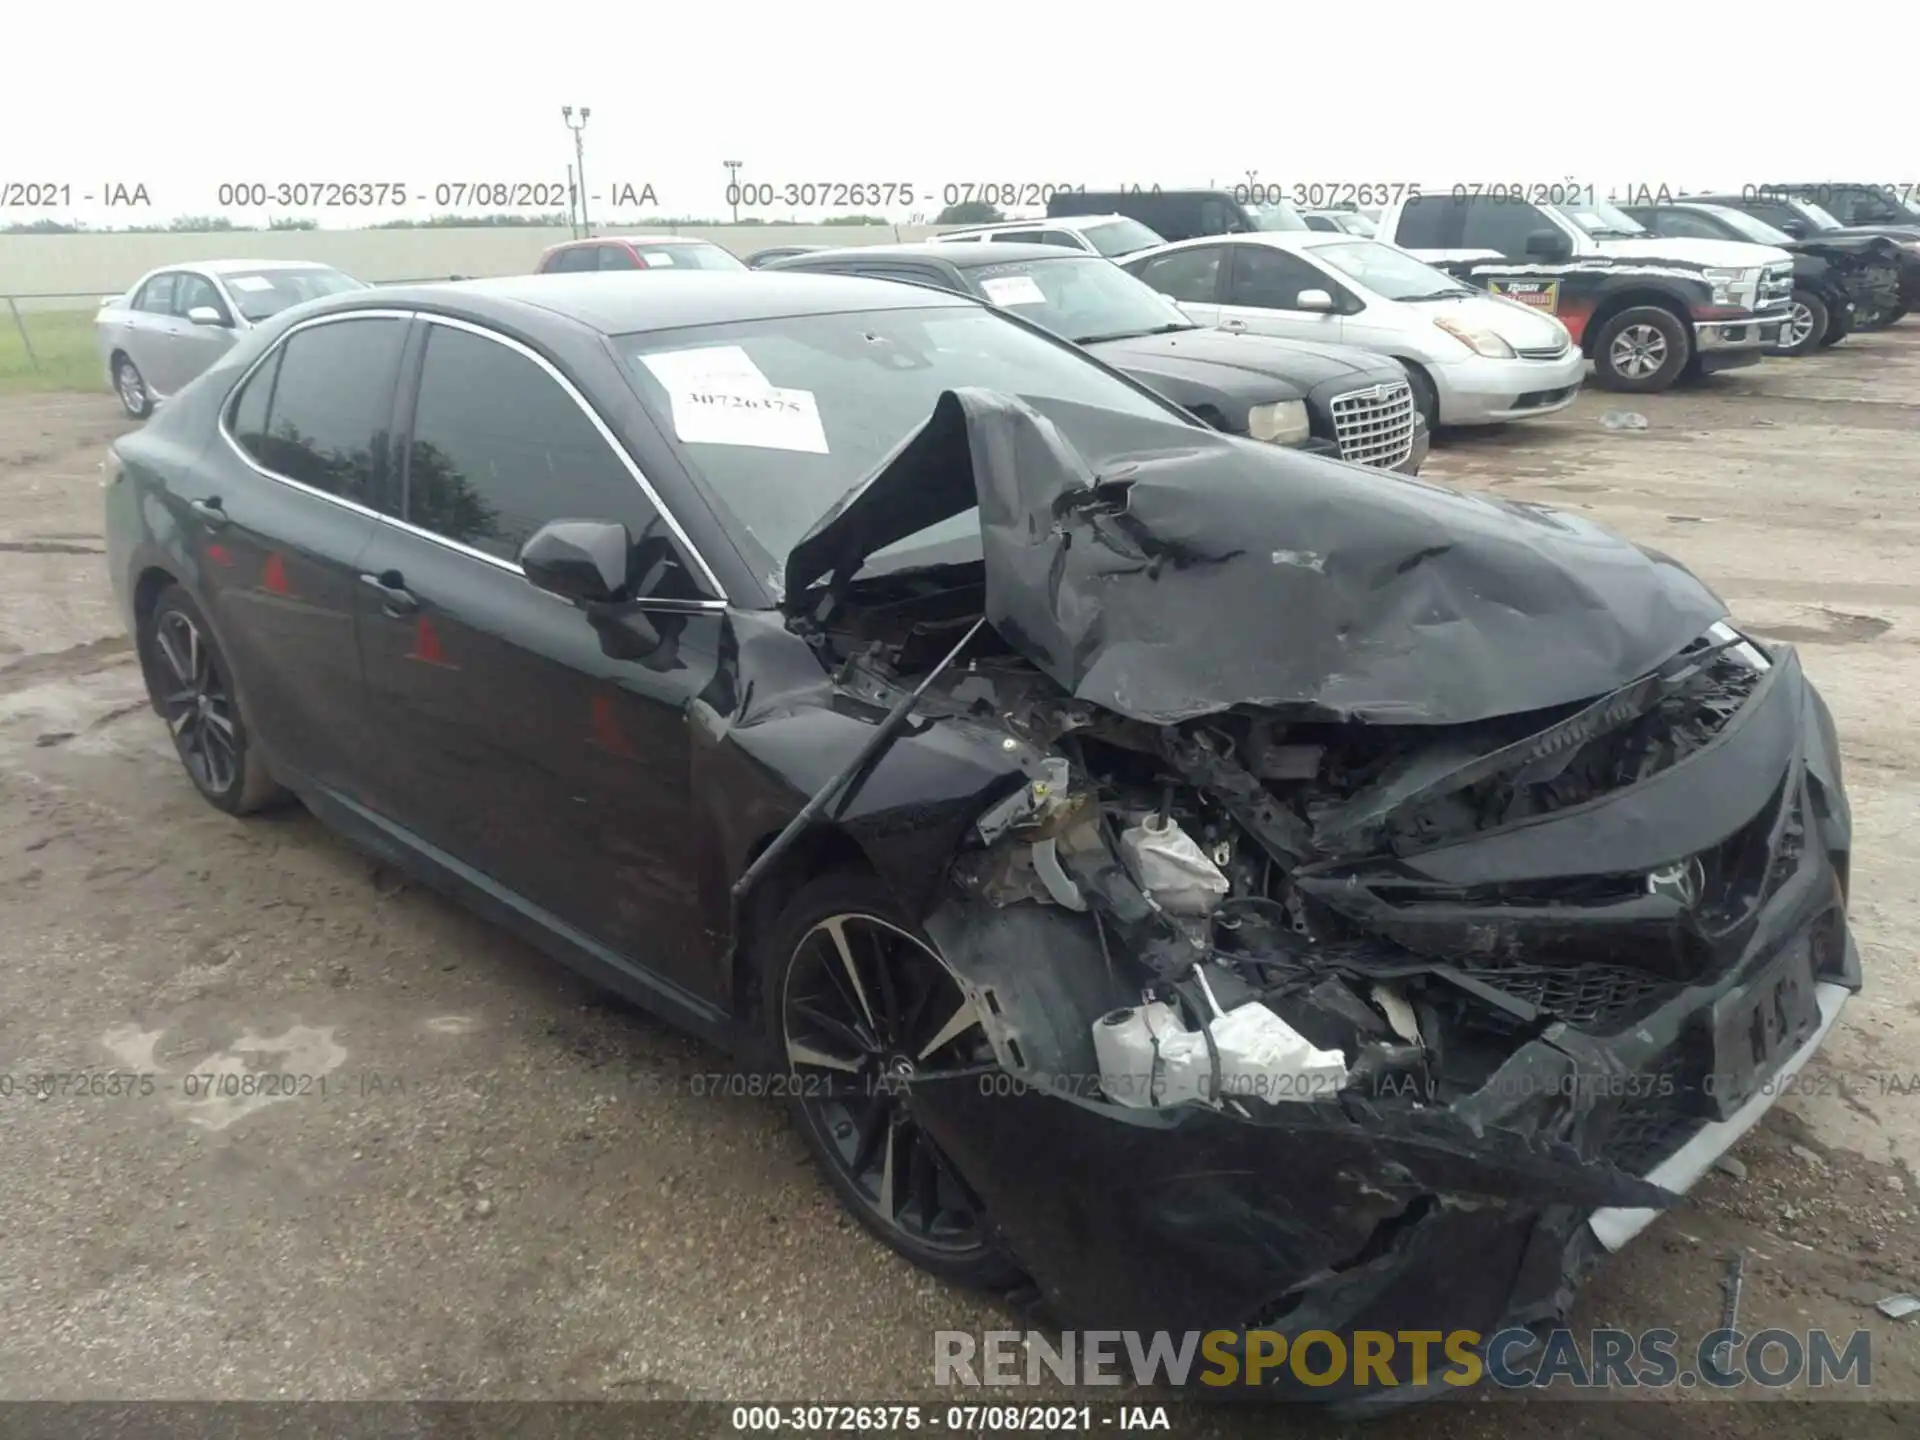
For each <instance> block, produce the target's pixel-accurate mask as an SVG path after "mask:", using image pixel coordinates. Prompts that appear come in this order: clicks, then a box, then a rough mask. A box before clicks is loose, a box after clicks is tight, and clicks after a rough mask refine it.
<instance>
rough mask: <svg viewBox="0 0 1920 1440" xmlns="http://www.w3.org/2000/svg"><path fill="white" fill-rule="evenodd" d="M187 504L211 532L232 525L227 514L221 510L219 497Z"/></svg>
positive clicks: (212, 496)
mask: <svg viewBox="0 0 1920 1440" xmlns="http://www.w3.org/2000/svg"><path fill="white" fill-rule="evenodd" d="M187 504H188V506H189V507H190V508H191V509H192V511H193V513H194V514H196V515H198V516H199V517H200V519H201V522H202V523H203V524H205V525H206V527H207V528H208V529H209V530H222V529H225V528H226V526H227V525H228V524H230V523H231V521H230V520H229V518H228V515H227V512H226V511H225V510H224V509H222V508H221V505H220V497H219V496H218V495H209V496H208V497H207V498H206V499H204V500H189V501H188V502H187Z"/></svg>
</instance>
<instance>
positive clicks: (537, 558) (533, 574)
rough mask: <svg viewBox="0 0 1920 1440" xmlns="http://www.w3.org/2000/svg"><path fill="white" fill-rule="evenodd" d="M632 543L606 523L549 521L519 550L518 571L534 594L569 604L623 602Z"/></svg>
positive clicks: (618, 526)
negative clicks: (532, 588)
mask: <svg viewBox="0 0 1920 1440" xmlns="http://www.w3.org/2000/svg"><path fill="white" fill-rule="evenodd" d="M631 555H632V540H631V539H630V538H629V536H628V535H627V527H626V526H624V525H621V524H618V523H616V522H614V521H611V520H550V521H548V522H547V523H546V524H545V525H542V526H541V527H540V528H539V529H538V530H536V531H534V532H533V534H532V535H531V536H529V537H528V539H527V543H526V544H524V545H522V546H521V547H520V569H521V572H522V573H523V574H525V576H526V577H527V579H528V580H529V581H531V582H532V584H533V586H534V588H535V589H538V590H545V591H546V592H547V593H548V594H550V595H558V596H559V597H560V598H561V599H562V600H566V601H568V602H570V603H572V604H574V605H583V606H584V605H611V604H614V603H616V602H617V601H620V600H623V599H625V598H627V597H626V593H625V592H626V589H627V584H628V581H629V580H630V579H631V578H632V577H631V575H630V573H629V571H628V566H629V565H630V564H631Z"/></svg>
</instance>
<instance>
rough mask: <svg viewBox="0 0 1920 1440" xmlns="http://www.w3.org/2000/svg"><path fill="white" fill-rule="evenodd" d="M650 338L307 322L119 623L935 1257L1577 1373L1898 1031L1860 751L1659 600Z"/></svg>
mask: <svg viewBox="0 0 1920 1440" xmlns="http://www.w3.org/2000/svg"><path fill="white" fill-rule="evenodd" d="M669 278H673V279H674V283H672V284H668V283H664V282H662V283H657V284H648V285H644V286H627V285H623V284H622V283H621V281H620V277H618V276H598V277H595V276H563V277H520V278H516V279H511V280H496V281H486V282H476V283H474V284H469V285H459V286H433V287H416V288H394V289H390V290H383V291H381V292H380V293H379V295H378V296H377V297H375V298H367V297H361V296H349V297H335V298H334V299H332V300H329V301H323V302H316V304H315V305H313V306H309V307H304V308H303V309H302V310H300V311H299V312H297V313H295V314H292V315H289V316H287V317H284V318H283V319H281V320H280V321H279V322H278V323H277V324H275V325H271V326H269V327H265V328H264V329H263V330H262V331H261V332H260V334H259V335H258V336H252V337H249V338H248V340H247V342H246V343H244V344H243V345H241V346H238V347H236V348H235V350H234V351H233V352H231V354H230V355H229V357H227V358H226V359H223V361H222V362H221V363H220V364H219V365H217V366H215V367H214V368H213V369H211V370H210V371H208V372H207V374H206V376H205V377H203V378H202V379H201V380H200V381H197V382H196V383H195V385H193V386H189V387H187V388H186V389H185V390H184V391H183V392H182V394H181V395H180V396H178V397H176V400H175V401H174V402H173V403H172V404H170V405H169V407H168V408H167V410H165V411H163V412H162V413H161V414H160V416H159V417H158V418H157V419H156V420H155V421H154V422H153V423H152V424H151V425H149V426H148V427H146V428H145V429H144V430H142V431H140V432H138V433H136V434H134V435H132V436H129V437H126V438H124V439H122V440H121V441H119V442H117V444H116V447H115V455H114V461H113V465H112V467H111V473H110V474H109V476H108V482H107V486H106V504H107V526H106V532H107V538H108V553H109V560H110V564H111V566H112V569H113V574H114V580H115V583H116V587H117V588H118V590H119V593H120V597H121V601H122V603H123V605H124V607H125V609H126V613H127V618H128V622H129V624H130V626H131V627H132V629H133V631H134V633H135V635H136V636H137V637H138V640H139V646H140V655H141V660H142V664H143V667H144V669H145V672H146V675H147V678H148V682H149V685H150V686H151V688H152V693H153V700H154V704H155V706H156V708H157V709H159V710H160V711H161V712H162V713H163V714H165V715H166V716H167V718H168V720H169V724H170V729H171V731H172V734H173V737H174V742H175V744H176V746H177V747H178V748H179V751H180V755H181V759H182V761H183V762H184V763H185V766H186V769H187V772H188V774H189V776H190V777H191V778H192V780H193V783H194V784H195V785H196V786H198V787H199V789H200V790H201V792H202V793H203V794H204V795H206V797H207V798H208V799H209V800H211V801H213V803H215V804H217V805H219V806H221V807H222V808H225V809H227V810H229V811H232V812H233V813H241V812H243V811H246V810H250V809H255V808H258V807H259V806H260V805H262V804H264V803H266V802H267V800H268V799H269V798H270V797H271V796H272V795H274V794H277V793H283V792H284V791H286V790H291V791H292V792H293V793H295V794H296V795H298V796H299V797H300V798H301V799H302V800H303V801H304V802H305V803H306V804H307V805H308V806H309V807H310V808H311V809H313V810H314V811H315V813H316V814H318V815H320V816H321V817H322V818H323V819H325V820H326V821H327V822H328V823H330V824H332V825H334V826H335V827H336V828H338V829H340V830H342V831H344V832H345V833H347V834H349V835H350V836H352V837H353V838H355V839H356V840H358V841H359V842H360V843H362V844H364V845H366V846H368V847H370V848H372V849H374V850H375V851H376V852H377V853H379V854H381V855H383V856H386V857H388V858H389V859H391V860H393V861H394V863H396V864H399V865H401V866H404V867H406V868H407V869H409V870H411V871H412V872H414V873H416V874H418V875H421V876H423V877H425V878H426V879H428V880H429V881H431V882H432V883H434V884H437V885H440V886H442V887H443V888H445V889H448V890H449V891H451V892H453V893H455V894H457V895H459V896H461V897H462V898H463V899H465V900H466V901H467V902H468V903H470V904H473V905H475V906H476V907H478V908H480V909H481V910H483V911H484V912H486V913H488V914H490V915H492V916H493V917H495V918H496V919H498V920H500V921H501V922H502V923H505V924H507V925H510V926H512V927H513V928H515V929H517V930H518V931H519V932H520V933H522V934H524V935H526V936H528V937H529V938H531V939H533V940H534V941H535V942H536V943H538V944H540V945H542V946H543V947H545V948H546V949H547V950H548V951H550V952H551V953H553V954H555V955H557V956H559V957H561V958H563V959H565V960H567V961H569V962H570V963H573V964H576V965H578V966H580V967H582V968H584V969H586V970H588V971H590V972H592V973H593V974H595V975H596V976H598V977H599V978H601V979H602V980H604V981H606V982H607V983H609V984H611V985H613V986H615V987H617V988H619V989H620V990H621V991H622V992H623V993H625V994H627V995H629V996H632V997H633V998H635V999H637V1000H639V1001H641V1002H642V1003H645V1004H647V1005H650V1006H652V1007H653V1008H654V1009H656V1010H658V1011H660V1012H661V1013H663V1014H665V1015H668V1016H669V1017H671V1018H673V1019H675V1020H677V1021H679V1022H680V1023H682V1024H685V1025H687V1026H688V1027H689V1028H691V1029H693V1030H695V1031H696V1032H698V1033H700V1034H703V1035H706V1036H708V1037H709V1038H711V1039H714V1040H715V1041H717V1042H719V1043H722V1044H728V1045H731V1046H733V1047H735V1048H736V1049H737V1050H739V1051H740V1052H742V1053H743V1054H746V1055H749V1056H756V1057H757V1056H762V1055H765V1056H767V1057H769V1060H768V1070H769V1072H770V1074H769V1078H770V1081H772V1082H777V1083H772V1084H770V1086H769V1088H770V1089H771V1090H772V1091H774V1092H775V1093H779V1094H781V1095H783V1096H785V1097H787V1099H788V1100H789V1101H790V1103H791V1106H792V1108H793V1110H794V1112H795V1114H796V1118H797V1120H798V1122H799V1125H800V1128H801V1130H802V1133H803V1135H804V1136H805V1138H806V1141H807V1143H808V1145H809V1146H810V1148H811V1149H812V1151H813V1152H814V1154H815V1156H816V1158H817V1159H818V1160H819V1162H820V1163H821V1165H822V1167H823V1170H824V1172H825V1174H826V1175H827V1177H828V1179H829V1180H830V1182H831V1184H832V1185H833V1187H834V1189H835V1190H836V1192H837V1193H838V1195H839V1196H840V1198H841V1199H842V1200H843V1201H844V1202H845V1203H846V1204H847V1205H848V1206H849V1207H851V1209H852V1210H853V1211H854V1213H855V1214H856V1215H858V1216H859V1218H860V1219H861V1220H862V1221H863V1223H865V1224H866V1225H867V1226H868V1227H869V1228H870V1229H872V1230H873V1231H874V1232H875V1233H876V1234H878V1235H879V1236H880V1237H881V1238H883V1239H884V1240H885V1241H886V1242H887V1243H889V1244H890V1245H892V1246H893V1247H894V1248H895V1249H897V1250H899V1251H900V1252H901V1253H903V1254H904V1255H906V1256H908V1257H909V1258H911V1259H913V1260H914V1261H916V1262H918V1263H919V1264H921V1265H923V1266H926V1267H927V1268H929V1269H931V1270H933V1271H935V1272H937V1273H939V1274H942V1275H944V1276H947V1277H949V1278H952V1279H956V1280H960V1281H965V1282H970V1283H976V1284H991V1285H1018V1286H1023V1287H1027V1288H1028V1289H1029V1290H1030V1291H1031V1292H1037V1296H1038V1298H1039V1299H1040V1300H1041V1301H1042V1302H1043V1304H1044V1307H1045V1310H1046V1311H1047V1312H1048V1313H1050V1314H1051V1315H1052V1316H1053V1317H1055V1318H1057V1319H1058V1320H1060V1321H1061V1322H1063V1323H1065V1324H1067V1325H1071V1326H1075V1327H1080V1326H1097V1327H1101V1328H1105V1329H1110V1330H1111V1329H1128V1330H1144V1331H1154V1330H1168V1331H1190V1330H1214V1329H1231V1330H1244V1329H1248V1328H1267V1327H1283V1328H1284V1329H1286V1330H1288V1331H1293V1332H1298V1331H1300V1330H1304V1329H1308V1328H1313V1329H1328V1330H1333V1331H1336V1332H1345V1331H1351V1330H1358V1329H1369V1328H1372V1329H1381V1330H1386V1331H1389V1332H1404V1331H1408V1330H1436V1331H1443V1332H1457V1331H1460V1330H1473V1331H1478V1332H1480V1333H1481V1334H1483V1335H1486V1334H1490V1333H1492V1332H1494V1331H1496V1330H1498V1329H1501V1328H1505V1327H1508V1326H1515V1325H1533V1324H1540V1323H1547V1322H1550V1321H1552V1320H1554V1319H1555V1318H1557V1317H1559V1316H1561V1315H1563V1314H1564V1312H1565V1310H1566V1307H1567V1306H1568V1304H1569V1303H1570V1301H1571V1298H1572V1295H1573V1293H1574V1291H1575V1289H1576V1287H1577V1285H1578V1283H1579V1281H1580V1280H1581V1278H1582V1277H1583V1275H1584V1274H1585V1273H1586V1272H1587V1271H1588V1269H1589V1268H1590V1267H1591V1265H1592V1264H1593V1263H1594V1262H1595V1261H1597V1260H1598V1259H1600V1258H1601V1257H1602V1256H1604V1254H1605V1253H1606V1252H1607V1251H1609V1250H1612V1249H1616V1248H1618V1247H1619V1246H1620V1245H1622V1244H1624V1243H1625V1242H1626V1241H1627V1240H1629V1239H1630V1238H1631V1237H1632V1236H1634V1235H1635V1234H1636V1233H1637V1232H1638V1231H1639V1230H1640V1229H1641V1228H1642V1227H1643V1226H1644V1225H1645V1224H1646V1223H1647V1222H1648V1221H1649V1220H1650V1219H1651V1218H1653V1216H1655V1215H1656V1214H1657V1213H1658V1212H1659V1211H1660V1210H1661V1209H1663V1208H1665V1207H1668V1206H1671V1205H1673V1204H1674V1203H1676V1201H1677V1199H1678V1197H1679V1195H1680V1194H1681V1193H1683V1192H1684V1191H1686V1190H1687V1189H1688V1188H1689V1187H1690V1186H1691V1185H1692V1183H1693V1182H1694V1181H1695V1180H1696V1179H1697V1178H1698V1177H1699V1176H1700V1175H1701V1174H1702V1173H1703V1172H1704V1171H1705V1169H1706V1168H1707V1167H1708V1165H1710V1164H1711V1162H1712V1160H1713V1159H1714V1158H1715V1157H1716V1156H1718V1155H1719V1154H1720V1153H1721V1152H1722V1151H1724V1150H1725V1149H1726V1148H1727V1147H1728V1146H1729V1145H1731V1144H1732V1143H1733V1141H1734V1140H1735V1139H1736V1138H1738V1136H1739V1135H1740V1134H1741V1133H1742V1132H1744V1131H1745V1130H1746V1129H1747V1128H1748V1127H1749V1126H1750V1125H1752V1124H1753V1123H1754V1122H1755V1120H1756V1119H1757V1118H1758V1116H1759V1114H1760V1113H1761V1112H1762V1111H1763V1110H1764V1109H1765V1108H1766V1106H1767V1105H1768V1104H1769V1103H1770V1101H1771V1099H1772V1097H1773V1096H1774V1095H1775V1094H1777V1093H1778V1090H1779V1089H1780V1082H1781V1081H1782V1078H1783V1077H1785V1076H1788V1075H1790V1074H1791V1073H1792V1072H1793V1071H1794V1070H1796V1069H1797V1068H1798V1067H1799V1066H1801V1065H1802V1064H1803V1063H1804V1062H1805V1061H1806V1059H1807V1058H1808V1057H1809V1056H1810V1055H1811V1054H1812V1052H1813V1051H1814V1050H1815V1049H1816V1048H1817V1046H1818V1045H1819V1043H1820V1041H1821V1040H1822V1038H1823V1037H1824V1036H1825V1034H1826V1032H1827V1031H1828V1030H1829V1029H1830V1027H1831V1026H1832V1025H1833V1023H1834V1021H1835V1018H1836V1016H1837V1015H1838V1013H1839V1010H1840V1007H1841V1005H1842V1003H1843V1002H1844V1000H1845V998H1846V997H1847V996H1848V995H1849V994H1850V993H1851V992H1853V991H1854V990H1856V989H1857V988H1858V986H1859V983H1860V982H1859V966H1858V960H1857V957H1856V951H1855V948H1854V946H1853V944H1852V942H1851V940H1850V938H1849V934H1848V928H1847V921H1846V905H1847V876H1848V861H1849V849H1850V844H1851V841H1850V827H1849V817H1848V810H1847V802H1846V798H1845V794H1844V791H1843V788H1842V778H1841V767H1840V755H1839V749H1838V746H1837V744H1836V742H1835V738H1834V732H1833V726H1832V722H1831V719H1830V717H1829V715H1828V712H1827V709H1826V707H1825V706H1824V705H1823V704H1822V702H1821V700H1820V699H1819V697H1818V696H1817V695H1816V693H1815V692H1814V690H1813V688H1812V686H1811V685H1810V684H1809V683H1808V682H1807V681H1806V679H1805V678H1804V676H1803V675H1802V673H1801V669H1800V664H1799V661H1798V659H1797V658H1796V657H1795V655H1794V652H1793V651H1792V650H1791V649H1787V648H1784V647H1781V648H1774V647H1769V646H1763V645H1761V644H1759V643H1757V642H1755V641H1754V640H1752V639H1750V638H1748V637H1746V636H1744V635H1742V634H1741V633H1739V632H1738V631H1736V630H1735V629H1733V628H1732V627H1731V626H1730V624H1729V622H1728V618H1727V615H1726V609H1725V606H1724V605H1723V604H1722V603H1721V602H1720V601H1719V600H1718V599H1717V598H1716V597H1715V596H1714V595H1713V594H1712V593H1711V592H1710V591H1709V590H1708V589H1707V588H1706V587H1705V586H1704V585H1703V584H1701V583H1700V582H1699V581H1698V580H1697V579H1695V578H1694V577H1693V576H1692V575H1691V574H1690V573H1689V572H1688V571H1686V570H1685V569H1684V568H1683V567H1681V566H1680V565H1679V564H1677V563H1675V562H1674V561H1672V560H1670V559H1668V558H1666V557H1664V556H1661V555H1658V554H1655V553H1653V552H1650V551H1646V550H1644V549H1642V548H1640V547H1637V546H1635V545H1632V544H1629V543H1627V542H1625V541H1623V540H1620V539H1618V538H1615V537H1613V536H1611V535H1609V534H1607V533H1605V532H1604V531H1601V530H1599V529H1597V528H1595V527H1594V526H1592V525H1590V524H1588V523H1587V522H1586V521H1584V520H1581V519H1579V518H1577V517H1574V516H1570V515H1565V514H1560V513H1557V512H1555V511H1552V510H1549V509H1546V508H1542V507H1537V506H1529V505H1520V504H1513V503H1503V502H1500V501H1495V500H1489V499H1483V498H1478V497H1473V496H1468V495H1463V494H1459V493H1456V492H1454V491H1451V490H1448V489H1445V488H1442V487H1439V486H1435V485H1431V484H1427V483H1423V482H1420V481H1416V480H1411V479H1407V478H1403V477H1400V476H1395V475H1390V474H1384V473H1381V472H1378V471H1375V470H1369V469H1366V468H1362V467H1359V466H1355V465H1349V464H1345V463H1342V462H1339V461H1335V460H1330V459H1324V458H1319V457H1313V456H1305V455H1300V454H1296V453H1293V452H1291V451H1288V450H1285V449H1282V448H1279V447H1275V446H1271V445H1263V444H1259V443H1256V442H1253V441H1249V440H1244V439H1240V438H1236V437H1233V436H1229V435H1224V434H1221V433H1218V432H1217V431H1213V430H1210V429H1207V428H1205V427H1203V426H1200V425H1198V424H1196V423H1195V422H1194V421H1193V420H1192V419H1191V418H1190V417H1188V416H1186V415H1185V414H1184V413H1183V412H1181V411H1179V410H1177V409H1175V408H1173V407H1172V406H1170V405H1168V404H1167V403H1166V402H1164V401H1162V400H1161V399H1159V398H1158V397H1157V396H1155V395H1154V394H1153V393H1152V392H1151V391H1149V390H1146V389H1145V388H1143V387H1141V386H1140V385H1138V384H1137V383H1135V382H1133V381H1131V380H1129V379H1127V378H1125V377H1124V376H1121V375H1119V374H1117V373H1116V372H1114V371H1112V370H1109V369H1108V368H1106V367H1105V366H1103V365H1101V364H1100V363H1099V362H1098V361H1096V360H1094V359H1091V358H1089V357H1087V356H1085V355H1083V354H1081V353H1080V352H1078V351H1076V350H1074V349H1073V348H1072V347H1070V346H1068V345H1066V344H1065V343H1064V342H1061V341H1059V340H1057V339H1055V338H1054V337H1052V336H1049V335H1047V334H1046V333H1045V332H1043V331H1040V330H1038V329H1036V328H1035V327H1032V326H1029V325H1026V324H1025V323H1023V322H1021V321H1019V320H1017V319H1015V318H1013V317H1010V316H1007V315H1005V314H1001V313H998V312H996V311H993V310H991V309H989V308H987V307H984V306H981V305H979V304H977V303H975V302H973V301H970V300H967V299H963V298H961V297H957V296H945V295H940V294H936V293H934V292H930V291H920V290H916V289H913V288H910V287H904V286H896V285H890V284H887V283H884V282H877V281H863V280H853V279H842V278H834V277H819V276H780V275H777V274H755V275H712V274H710V275H702V276H687V277H677V278H676V277H669ZM356 435H366V436H371V437H372V440H371V443H368V442H365V441H361V442H356V441H355V440H354V437H355V436H356ZM556 599H558V600H561V601H564V602H566V603H564V604H556V603H554V602H555V600H556Z"/></svg>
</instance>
